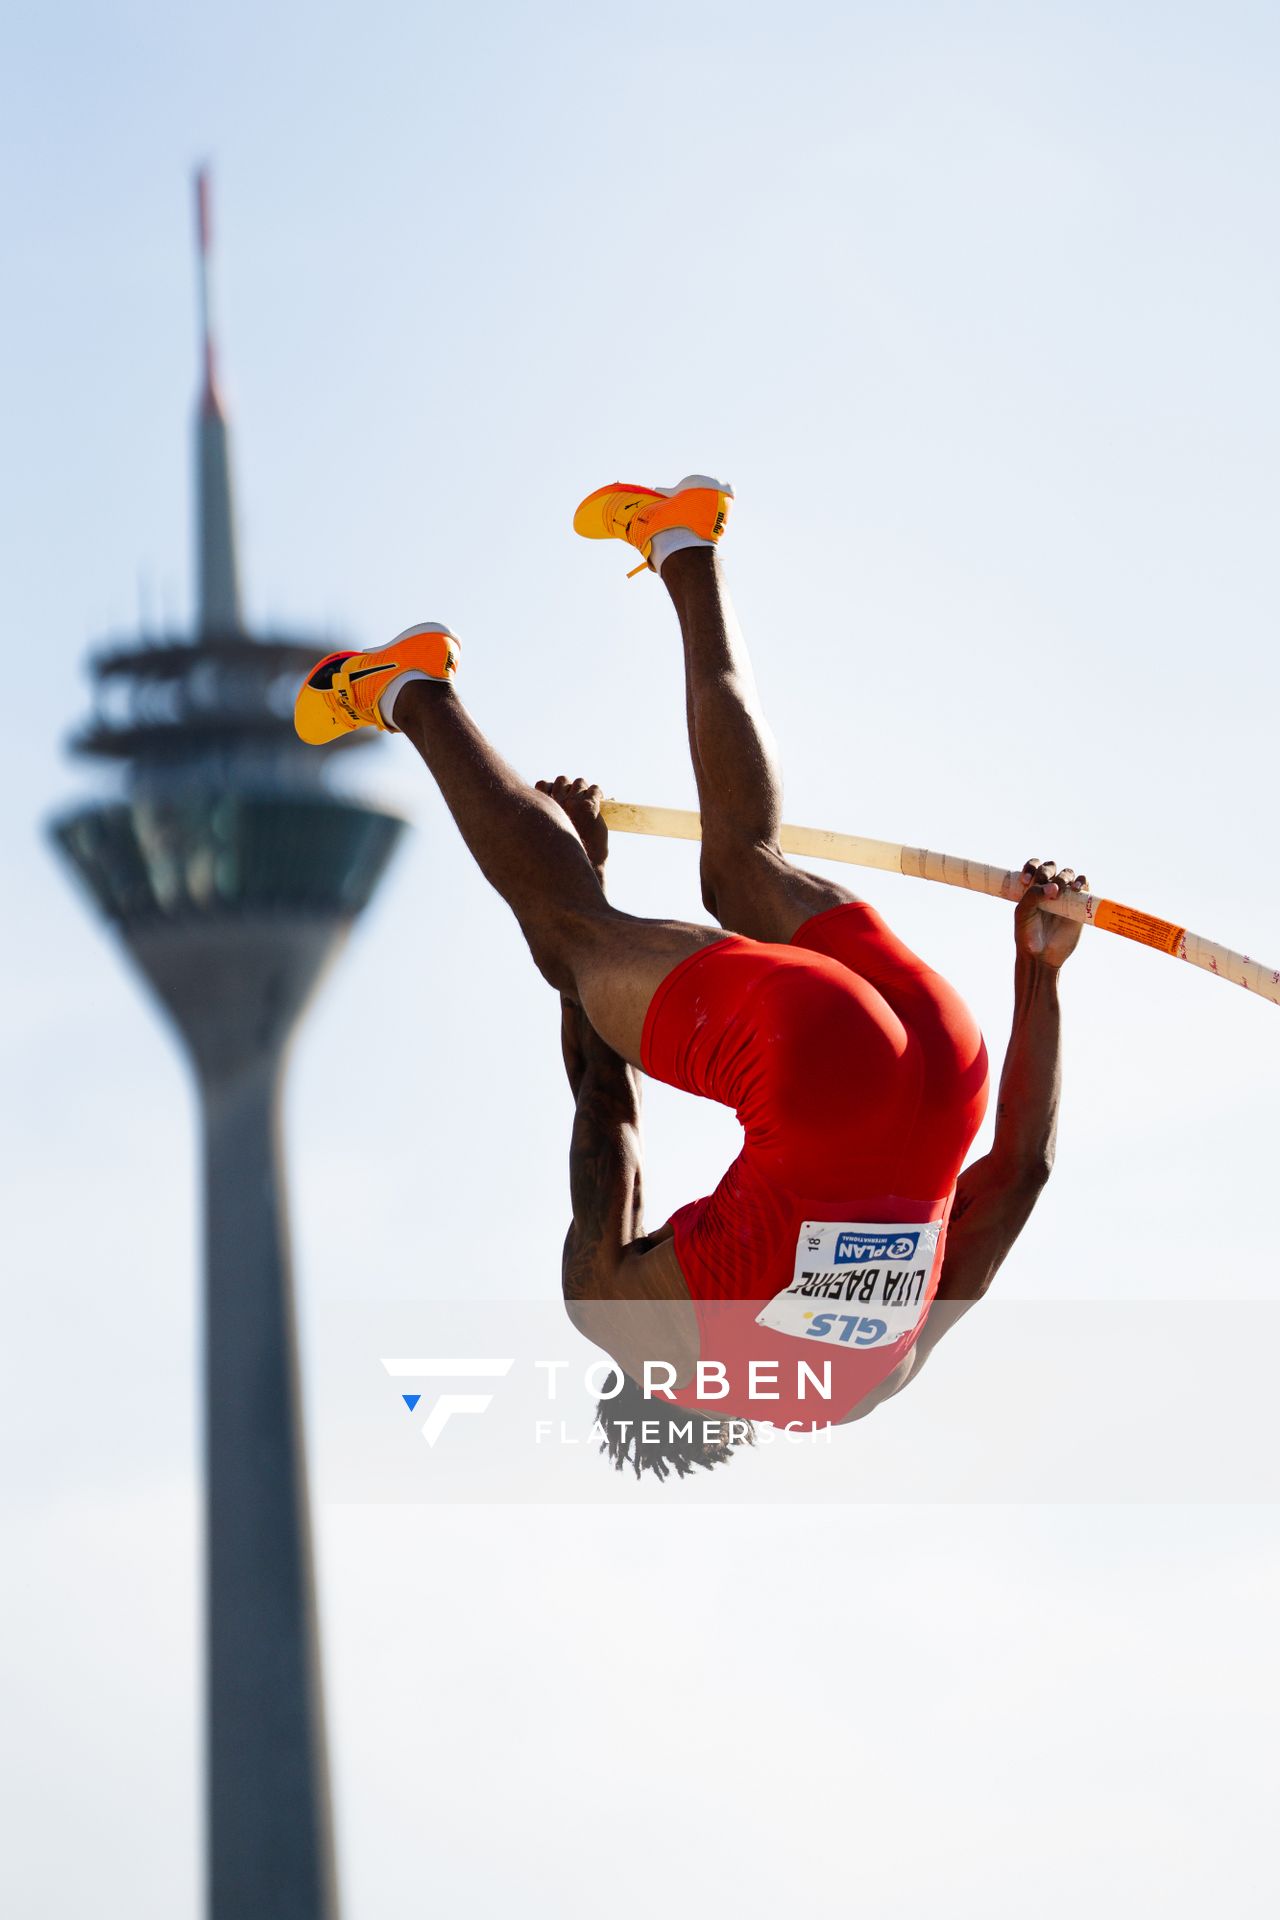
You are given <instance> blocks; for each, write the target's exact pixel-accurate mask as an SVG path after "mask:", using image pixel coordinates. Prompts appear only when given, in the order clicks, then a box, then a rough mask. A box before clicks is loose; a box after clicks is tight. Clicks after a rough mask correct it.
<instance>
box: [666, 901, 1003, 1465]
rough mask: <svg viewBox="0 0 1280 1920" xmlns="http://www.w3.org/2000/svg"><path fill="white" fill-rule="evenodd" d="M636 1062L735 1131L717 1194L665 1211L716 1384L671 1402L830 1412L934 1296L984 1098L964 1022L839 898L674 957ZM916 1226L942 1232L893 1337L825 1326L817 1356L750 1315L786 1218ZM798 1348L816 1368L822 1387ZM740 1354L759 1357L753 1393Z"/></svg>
mask: <svg viewBox="0 0 1280 1920" xmlns="http://www.w3.org/2000/svg"><path fill="white" fill-rule="evenodd" d="M641 1062H642V1064H643V1066H644V1069H645V1072H646V1073H649V1074H651V1075H652V1076H653V1077H654V1078H655V1079H658V1080H665V1081H666V1082H668V1084H669V1085H671V1086H675V1087H680V1088H683V1089H684V1090H685V1091H686V1092H689V1093H697V1094H701V1095H702V1096H703V1097H704V1098H706V1099H709V1100H716V1101H719V1102H720V1103H721V1104H722V1105H724V1106H729V1107H732V1108H733V1109H734V1111H735V1112H736V1114H737V1116H738V1119H739V1120H740V1121H741V1123H742V1126H743V1129H744V1131H745V1134H746V1139H745V1142H744V1144H743V1148H742V1152H741V1153H740V1154H739V1155H738V1158H737V1159H736V1160H735V1161H734V1163H733V1165H732V1166H731V1167H730V1168H729V1170H728V1172H727V1173H726V1174H725V1176H724V1178H723V1179H722V1180H721V1181H720V1184H719V1185H718V1186H717V1188H716V1190H715V1192H714V1193H712V1194H710V1195H708V1196H707V1198H705V1199H703V1200H694V1201H692V1202H691V1203H690V1204H689V1205H688V1206H684V1207H681V1208H679V1210H678V1211H677V1212H676V1213H675V1214H674V1215H673V1216H672V1223H673V1227H674V1245H675V1252H676V1257H677V1259H678V1261H679V1263H680V1269H681V1272H682V1273H683V1275H684V1278H685V1280H686V1282H687V1284H688V1287H689V1291H690V1293H691V1294H692V1296H693V1300H694V1305H695V1310H696V1312H697V1316H698V1328H699V1335H700V1341H701V1354H702V1358H703V1360H704V1361H713V1360H714V1361H719V1362H720V1363H722V1365H723V1366H724V1367H725V1369H726V1377H727V1379H728V1381H729V1388H730V1390H729V1392H728V1394H726V1395H725V1396H724V1398H723V1399H717V1397H716V1396H715V1395H714V1394H710V1395H709V1394H707V1393H706V1392H704V1393H702V1394H701V1396H699V1394H698V1392H697V1389H696V1385H695V1384H691V1385H690V1386H688V1387H686V1388H683V1389H680V1390H678V1391H677V1392H676V1395H675V1399H676V1401H677V1402H678V1403H679V1404H681V1405H686V1406H692V1405H693V1404H695V1402H697V1401H698V1400H699V1399H700V1401H701V1404H702V1405H704V1406H712V1405H715V1406H718V1407H720V1408H722V1409H723V1411H724V1412H725V1413H726V1414H730V1413H732V1414H734V1415H744V1414H749V1415H751V1416H752V1417H754V1418H756V1419H759V1420H771V1421H775V1422H777V1423H779V1424H782V1425H786V1424H790V1423H793V1422H796V1423H799V1424H800V1425H801V1426H802V1427H806V1428H807V1427H811V1426H821V1425H824V1424H826V1423H827V1422H828V1421H837V1420H840V1419H842V1418H843V1417H844V1416H845V1415H846V1414H848V1413H849V1411H850V1410H851V1409H852V1408H853V1407H855V1406H856V1405H857V1403H858V1402H859V1401H860V1400H861V1399H862V1398H863V1397H864V1396H865V1395H866V1394H867V1393H869V1392H870V1391H871V1390H872V1389H873V1388H874V1387H876V1386H878V1385H879V1384H880V1382H881V1381H882V1380H884V1379H885V1378H887V1376H888V1375H889V1374H890V1373H891V1372H892V1371H893V1369H894V1368H895V1367H896V1366H897V1365H898V1363H899V1362H900V1361H901V1360H902V1358H903V1356H904V1355H905V1353H906V1352H907V1350H908V1348H909V1347H910V1346H911V1344H912V1342H913V1341H914V1340H915V1338H916V1336H917V1334H918V1333H919V1330H920V1326H921V1325H922V1324H923V1320H924V1315H925V1313H926V1312H927V1309H928V1304H929V1302H930V1301H932V1298H933V1295H934V1293H935V1292H936V1289H937V1283H938V1275H939V1273H940V1272H941V1268H942V1258H943V1252H944V1244H943V1243H944V1242H945V1236H946V1220H947V1216H948V1214H949V1212H950V1207H951V1200H952V1196H953V1195H954V1192H955V1183H956V1179H957V1176H958V1174H959V1172H960V1169H961V1167H962V1165H963V1164H964V1158H965V1155H966V1153H967V1152H968V1150H969V1146H970V1143H971V1142H972V1140H973V1137H974V1135H975V1134H976V1133H977V1131H978V1128H979V1127H980V1126H981V1124H982V1117H983V1114H984V1112H985V1111H986V1104H987V1054H986V1048H985V1046H984V1045H983V1041H982V1035H981V1033H980V1032H979V1031H978V1027H977V1025H976V1023H975V1021H974V1019H973V1016H972V1015H971V1014H970V1012H969V1010H968V1008H967V1007H966V1006H965V1004H964V1002H963V1001H962V1000H961V999H960V997H959V995H958V994H957V993H956V992H955V990H954V989H953V988H952V987H950V986H949V985H948V984H947V982H946V981H945V980H943V979H942V978H941V976H940V975H939V974H937V973H935V972H934V971H933V970H932V968H930V967H927V966H926V965H925V964H924V962H923V961H922V960H919V959H918V958H917V957H916V955H915V954H913V953H912V952H911V951H910V950H909V948H907V947H905V946H904V945H903V943H902V942H901V941H900V940H899V939H898V938H897V937H896V936H895V935H894V934H893V933H891V932H890V931H889V929H888V927H887V926H886V925H885V923H884V921H883V920H882V919H881V918H880V915H879V914H878V913H877V912H876V911H875V909H874V908H873V907H870V906H868V905H867V904H866V903H865V902H863V901H856V902H852V903H850V904H848V905H844V906H839V907H833V908H831V909H830V910H829V911H827V912H825V913H820V914H818V915H816V916H815V917H814V918H813V919H812V920H808V921H806V922H805V924H804V925H803V926H802V927H800V928H799V930H798V931H797V932H796V933H795V935H794V936H793V937H792V939H791V941H790V942H789V944H787V945H785V946H783V945H772V944H769V943H766V942H763V941H757V940H746V939H743V938H742V937H741V936H739V935H737V934H732V935H729V936H727V937H726V938H725V939H724V940H719V941H715V942H713V943H712V944H711V945H710V946H707V947H702V948H699V950H698V951H697V952H696V953H692V954H690V955H689V956H688V957H687V958H686V959H684V960H682V961H680V963H679V964H678V965H677V966H676V967H674V968H673V969H672V971H671V972H670V973H669V974H668V975H667V977H666V978H665V980H663V981H662V983H661V984H660V986H659V987H658V990H657V992H656V993H655V994H654V996H653V1000H652V1002H651V1003H650V1006H649V1011H648V1014H647V1016H646V1019H645V1025H644V1035H643V1039H642V1043H641ZM932 1221H938V1222H941V1229H940V1239H939V1242H938V1245H937V1250H936V1255H935V1257H934V1258H933V1262H932V1269H931V1273H930V1275H929V1279H928V1283H927V1291H926V1293H925V1295H924V1300H923V1305H922V1307H921V1311H920V1315H919V1319H918V1320H917V1321H916V1324H915V1325H914V1326H913V1327H912V1328H911V1329H910V1330H909V1331H907V1332H904V1333H902V1334H901V1335H900V1336H899V1337H895V1338H892V1339H890V1340H889V1341H888V1343H887V1344H883V1343H882V1344H879V1345H877V1346H875V1348H874V1349H871V1348H868V1349H865V1350H862V1349H860V1348H859V1347H858V1346H856V1345H851V1346H841V1345H840V1344H839V1340H838V1339H837V1341H836V1342H835V1343H834V1344H831V1343H821V1345H822V1351H821V1353H817V1352H816V1346H817V1344H819V1343H814V1344H812V1345H811V1344H808V1343H806V1341H805V1340H804V1339H802V1338H798V1337H796V1335H795V1334H794V1333H786V1332H778V1331H775V1330H773V1329H771V1328H769V1327H762V1326H760V1325H758V1324H757V1322H756V1315H757V1314H758V1313H759V1312H760V1311H761V1309H762V1308H763V1307H764V1305H765V1303H766V1302H768V1301H770V1300H773V1299H774V1298H775V1296H778V1295H780V1294H781V1293H783V1292H784V1291H785V1290H786V1289H788V1288H789V1287H790V1286H791V1285H792V1283H793V1275H794V1274H795V1273H796V1271H797V1269H798V1266H799V1264H800V1263H799V1261H798V1255H797V1249H798V1246H799V1244H800V1236H801V1232H802V1229H805V1228H806V1227H809V1226H812V1225H813V1224H814V1223H820V1222H834V1223H849V1222H853V1223H860V1224H862V1225H864V1226H865V1225H866V1223H874V1222H892V1223H902V1222H911V1223H921V1224H923V1223H928V1222H932ZM851 1244H852V1243H851ZM834 1245H835V1239H834V1236H833V1237H832V1240H831V1246H832V1248H834ZM813 1304H814V1307H815V1309H817V1308H822V1307H824V1306H826V1305H827V1304H829V1303H828V1302H827V1301H826V1300H825V1299H823V1298H818V1299H817V1300H815V1301H814V1303H813ZM811 1319H812V1315H811V1314H806V1315H805V1316H804V1320H805V1322H806V1323H808V1322H809V1321H810V1320H811ZM845 1324H847V1325H848V1326H849V1328H850V1329H851V1330H852V1332H853V1338H854V1339H855V1340H857V1339H859V1338H860V1337H862V1336H861V1335H860V1333H859V1331H858V1329H859V1328H860V1326H862V1325H865V1324H868V1323H866V1322H859V1321H858V1320H857V1319H856V1316H855V1315H852V1314H851V1315H850V1317H849V1318H848V1320H847V1323H846V1322H842V1323H841V1324H840V1326H839V1327H838V1328H837V1329H836V1331H837V1334H838V1335H840V1336H841V1337H848V1336H847V1335H845V1334H844V1326H845ZM882 1339H883V1336H882ZM801 1359H803V1360H804V1361H806V1362H807V1363H808V1366H809V1368H811V1369H813V1370H814V1371H815V1372H816V1373H817V1374H818V1375H819V1377H820V1378H829V1380H830V1385H831V1392H830V1397H829V1398H822V1397H820V1395H819V1394H818V1392H817V1391H816V1390H815V1388H814V1387H813V1385H812V1384H809V1383H808V1379H807V1375H805V1374H804V1373H803V1371H802V1370H801V1369H800V1368H798V1366H797V1361H799V1360H801ZM753 1361H754V1362H757V1363H770V1364H768V1365H766V1366H758V1368H757V1376H756V1378H757V1391H756V1392H755V1393H754V1394H750V1393H749V1391H748V1379H749V1375H748V1369H749V1367H750V1365H751V1363H752V1362H753ZM823 1363H827V1364H829V1369H830V1371H829V1374H824V1364H823ZM762 1382H763V1383H764V1392H761V1391H760V1383H762ZM802 1389H803V1390H802ZM773 1392H776V1393H777V1395H778V1397H777V1398H776V1399H774V1398H770V1397H766V1395H768V1394H772V1393H773Z"/></svg>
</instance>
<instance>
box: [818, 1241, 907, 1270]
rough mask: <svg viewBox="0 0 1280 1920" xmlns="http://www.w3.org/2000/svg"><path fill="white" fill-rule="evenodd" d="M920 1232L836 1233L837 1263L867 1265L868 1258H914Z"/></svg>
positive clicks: (841, 1264)
mask: <svg viewBox="0 0 1280 1920" xmlns="http://www.w3.org/2000/svg"><path fill="white" fill-rule="evenodd" d="M919 1239H920V1235H919V1234H918V1233H840V1234H837V1235H836V1253H835V1257H836V1263H837V1265H839V1266H842V1267H861V1266H865V1265H866V1263H867V1261H868V1260H914V1259H915V1257H916V1246H917V1244H918V1242H919Z"/></svg>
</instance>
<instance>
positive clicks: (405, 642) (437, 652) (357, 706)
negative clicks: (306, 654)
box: [293, 620, 458, 747]
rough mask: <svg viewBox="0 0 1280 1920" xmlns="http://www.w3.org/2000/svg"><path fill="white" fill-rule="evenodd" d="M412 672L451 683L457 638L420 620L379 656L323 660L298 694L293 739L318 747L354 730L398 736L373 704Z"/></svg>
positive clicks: (341, 656) (355, 655) (331, 655)
mask: <svg viewBox="0 0 1280 1920" xmlns="http://www.w3.org/2000/svg"><path fill="white" fill-rule="evenodd" d="M411 669H412V670H413V671H414V672H417V673H425V674H426V676H427V678H428V679H429V680H452V679H453V677H454V675H455V674H456V673H457V671H458V641H457V637H456V636H455V635H454V634H452V633H450V631H449V629H448V627H442V626H441V625H440V623H439V621H438V620H425V621H423V622H422V624H421V625H420V626H417V627H406V628H405V631H404V632H403V633H401V634H398V635H397V636H396V638H395V639H394V640H393V641H392V642H391V645H390V646H389V647H383V648H382V649H381V651H380V652H378V653H329V654H326V655H325V657H324V659H323V660H318V661H317V662H316V664H315V666H314V667H313V668H312V669H311V672H310V673H309V674H308V675H307V677H306V679H305V680H304V681H303V683H302V685H301V686H300V687H299V689H298V697H297V699H296V700H295V701H294V705H293V724H294V727H295V728H296V730H297V734H298V738H299V739H300V740H305V741H306V743H307V745H308V746H310V747H322V746H324V744H325V742H326V741H328V740H336V739H337V737H338V735H339V734H340V733H352V732H354V731H355V729H356V728H357V727H377V728H378V729H379V730H380V731H381V732H383V733H398V732H399V731H400V729H399V728H398V727H389V726H388V725H387V723H386V721H385V720H384V719H383V717H382V715H381V713H379V711H378V699H379V696H380V695H381V694H382V692H383V691H384V689H385V688H386V687H388V686H390V684H391V682H392V681H393V680H394V679H395V678H396V675H397V674H401V673H408V672H409V671H410V670H411Z"/></svg>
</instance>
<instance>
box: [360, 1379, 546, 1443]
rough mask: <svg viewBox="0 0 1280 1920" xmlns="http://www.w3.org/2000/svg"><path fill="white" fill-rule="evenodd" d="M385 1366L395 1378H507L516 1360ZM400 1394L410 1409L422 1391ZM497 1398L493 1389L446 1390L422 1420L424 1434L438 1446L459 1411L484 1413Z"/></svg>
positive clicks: (417, 1400)
mask: <svg viewBox="0 0 1280 1920" xmlns="http://www.w3.org/2000/svg"><path fill="white" fill-rule="evenodd" d="M382 1364H383V1366H384V1367H385V1368H386V1370H387V1372H388V1373H389V1374H390V1375H391V1377H392V1379H393V1380H405V1379H412V1380H503V1379H505V1378H506V1376H507V1374H509V1373H510V1371H511V1369H512V1367H513V1366H514V1365H515V1361H514V1360H440V1359H427V1360H415V1359H409V1360H384V1361H383V1363H382ZM400 1398H401V1399H402V1400H403V1401H404V1403H405V1405H406V1406H407V1407H408V1409H409V1411H410V1413H412V1412H413V1410H414V1408H415V1407H416V1406H417V1404H418V1402H419V1400H421V1398H422V1395H421V1394H420V1393H403V1394H401V1396H400ZM492 1399H493V1395H492V1394H491V1393H442V1394H440V1395H438V1397H437V1398H436V1400H435V1401H434V1403H433V1404H432V1407H431V1411H430V1413H429V1414H428V1415H427V1417H426V1419H425V1420H424V1421H423V1423H422V1437H423V1439H424V1440H425V1441H426V1443H427V1445H428V1446H429V1447H434V1445H435V1444H436V1441H437V1440H438V1439H439V1438H440V1435H441V1434H442V1433H443V1432H444V1430H445V1428H446V1427H447V1426H448V1424H449V1421H450V1418H451V1417H452V1415H453V1414H455V1413H483V1412H484V1411H485V1408H486V1407H487V1406H488V1405H489V1404H490V1402H491V1401H492Z"/></svg>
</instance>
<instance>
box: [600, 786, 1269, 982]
mask: <svg viewBox="0 0 1280 1920" xmlns="http://www.w3.org/2000/svg"><path fill="white" fill-rule="evenodd" d="M601 811H602V813H603V815H604V819H605V822H606V824H607V825H608V826H609V827H611V828H614V829H616V830H617V831H618V832H619V833H646V834H654V835H657V836H658V837H659V838H661V839H667V840H700V839H701V838H702V822H701V820H700V819H699V817H698V815H697V814H696V813H690V812H686V811H685V810H683V809H681V808H676V807H637V806H632V805H630V804H629V803H628V802H627V801H624V800H606V801H605V803H604V806H603V808H602V809H601ZM778 837H779V843H780V845H781V847H782V851H783V852H784V853H798V854H800V855H801V856H802V858H804V859H807V860H839V861H841V862H842V863H843V864H844V865H845V866H850V867H874V868H877V869H878V870H879V871H880V872H882V873H905V874H909V875H910V876H911V877H912V878H913V879H916V880H937V881H940V882H941V884H942V885H943V886H947V887H967V888H968V889H969V891H970V892H971V893H989V894H991V895H992V897H993V898H995V899H997V900H1010V901H1017V900H1020V899H1021V898H1022V894H1023V891H1024V889H1023V886H1022V880H1021V875H1020V874H1019V873H1015V872H1013V871H1012V870H1011V869H1008V870H1007V869H1005V868H1003V867H988V866H984V865H983V864H982V862H981V861H978V860H965V859H962V858H961V857H960V856H959V855H957V854H954V853H934V852H933V851H932V850H931V849H930V848H928V847H900V846H897V845H895V844H894V842H893V841H891V840H868V839H865V838H864V837H863V836H862V835H861V834H856V833H829V832H827V830H826V829H825V828H823V827H783V828H782V830H781V832H780V834H779V836H778ZM1042 905H1043V907H1044V910H1045V912H1046V913H1059V914H1061V915H1062V916H1063V918H1064V919H1066V920H1081V921H1083V922H1084V923H1085V925H1086V926H1090V927H1098V928H1100V929H1101V931H1102V932H1103V933H1117V934H1119V935H1120V937H1121V938H1122V939H1124V940H1136V941H1138V942H1139V944H1140V945H1142V946H1144V947H1154V948H1156V950H1157V951H1158V952H1160V953H1168V954H1171V955H1172V956H1173V958H1174V959H1175V960H1186V961H1188V962H1189V963H1190V965H1191V966H1193V967H1203V968H1204V969H1205V971H1206V972H1208V973H1215V974H1217V976H1218V978H1219V979H1220V980H1230V981H1233V982H1234V983H1235V985H1236V986H1239V987H1244V988H1246V989H1247V990H1248V991H1249V992H1250V993H1258V994H1261V995H1262V997H1263V998H1264V999H1266V1000H1270V1001H1272V1002H1273V1003H1274V1004H1275V1005H1277V1006H1280V969H1277V968H1275V967H1268V966H1264V965H1263V964H1262V962H1261V961H1260V960H1251V959H1250V958H1249V956H1248V954H1247V953H1235V952H1233V951H1232V949H1231V948H1230V947H1223V946H1219V944H1218V943H1217V941H1216V940H1206V939H1205V938H1204V937H1203V935H1201V934H1198V933H1189V932H1188V931H1187V929H1186V928H1185V927H1178V926H1175V925H1174V924H1173V922H1172V921H1170V920H1157V919H1156V918H1155V916H1154V915H1153V914H1150V913H1143V912H1141V911H1140V909H1139V908H1137V907H1125V906H1121V904H1120V902H1119V901H1118V900H1101V899H1099V898H1098V896H1097V895H1096V894H1092V893H1070V892H1068V893H1062V894H1059V896H1058V898H1057V899H1056V900H1045V901H1043V902H1042Z"/></svg>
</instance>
